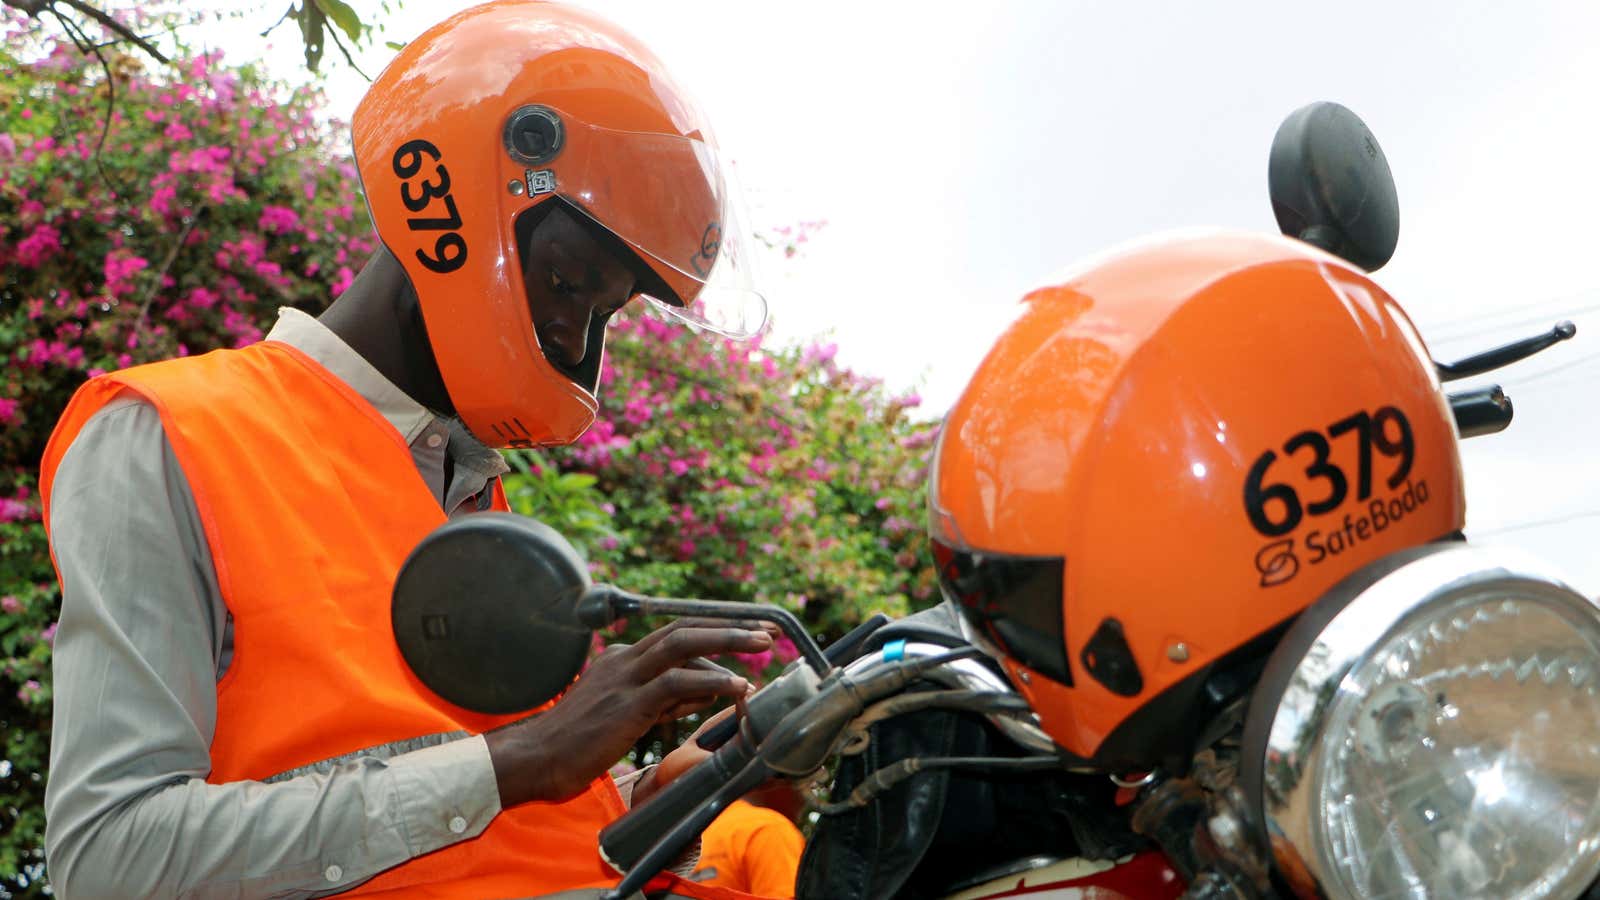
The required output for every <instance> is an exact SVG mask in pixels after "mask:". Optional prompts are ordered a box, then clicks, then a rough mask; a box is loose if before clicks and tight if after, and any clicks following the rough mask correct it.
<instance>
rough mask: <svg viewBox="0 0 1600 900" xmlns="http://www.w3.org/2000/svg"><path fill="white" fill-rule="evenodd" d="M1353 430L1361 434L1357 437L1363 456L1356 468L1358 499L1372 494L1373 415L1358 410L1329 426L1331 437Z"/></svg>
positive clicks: (1363, 498) (1361, 455)
mask: <svg viewBox="0 0 1600 900" xmlns="http://www.w3.org/2000/svg"><path fill="white" fill-rule="evenodd" d="M1352 431H1354V432H1357V433H1358V434H1359V435H1360V436H1359V437H1358V438H1357V439H1356V440H1357V444H1356V446H1357V447H1359V448H1360V450H1359V451H1358V452H1359V453H1360V457H1361V461H1360V462H1359V463H1358V466H1359V468H1357V469H1356V499H1357V500H1365V499H1367V498H1368V497H1371V496H1372V417H1371V416H1369V415H1367V414H1366V413H1364V412H1358V413H1356V414H1355V415H1353V416H1350V417H1348V418H1344V419H1340V420H1339V421H1337V422H1335V423H1333V424H1332V425H1329V426H1328V436H1329V437H1334V438H1336V437H1340V436H1342V435H1346V434H1349V433H1350V432H1352Z"/></svg>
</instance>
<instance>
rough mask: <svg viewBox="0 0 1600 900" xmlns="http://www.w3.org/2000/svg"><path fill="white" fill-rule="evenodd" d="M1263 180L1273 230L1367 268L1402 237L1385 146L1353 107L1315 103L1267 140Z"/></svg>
mask: <svg viewBox="0 0 1600 900" xmlns="http://www.w3.org/2000/svg"><path fill="white" fill-rule="evenodd" d="M1267 186H1268V189H1269V190H1270V191H1271V194H1272V212H1273V214H1274V215H1275V216H1277V218H1278V229H1279V230H1280V231H1282V232H1283V233H1284V234H1286V235H1289V236H1290V237H1295V238H1299V239H1300V240H1302V241H1305V242H1306V243H1308V244H1313V245H1315V246H1317V247H1321V248H1322V249H1324V250H1326V251H1328V252H1329V253H1332V254H1334V255H1335V256H1339V257H1341V258H1343V259H1346V260H1349V261H1350V262H1352V263H1354V264H1356V265H1358V266H1360V267H1361V268H1363V269H1365V270H1366V271H1368V272H1375V271H1377V270H1378V269H1381V268H1383V264H1384V263H1387V262H1388V261H1389V257H1391V256H1393V255H1394V247H1395V244H1396V243H1398V242H1399V240H1400V198H1399V196H1398V195H1397V194H1396V193H1395V189H1394V176H1393V175H1392V174H1390V172H1389V161H1388V160H1387V159H1385V158H1384V155H1383V148H1382V147H1379V146H1378V140H1377V138H1374V137H1373V136H1372V132H1371V131H1369V130H1368V129H1367V126H1366V124H1365V123H1364V122H1362V121H1361V119H1360V118H1359V117H1357V116H1356V114H1355V113H1353V112H1351V111H1350V110H1348V109H1345V108H1344V107H1343V106H1340V105H1339V104H1337V103H1326V102H1321V103H1312V104H1310V105H1309V106H1303V107H1301V108H1300V109H1297V110H1295V111H1294V112H1293V113H1291V114H1290V115H1289V118H1287V119H1284V120H1283V124H1282V125H1280V126H1278V134H1277V136H1276V137H1274V138H1273V139H1272V156H1271V158H1270V160H1269V161H1268V164H1267Z"/></svg>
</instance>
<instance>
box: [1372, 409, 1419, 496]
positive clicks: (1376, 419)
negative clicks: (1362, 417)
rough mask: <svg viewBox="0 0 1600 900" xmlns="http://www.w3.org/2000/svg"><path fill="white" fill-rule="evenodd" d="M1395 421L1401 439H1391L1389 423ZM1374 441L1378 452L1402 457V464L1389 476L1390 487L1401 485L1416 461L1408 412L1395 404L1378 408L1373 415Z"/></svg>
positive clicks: (1415, 448) (1415, 449) (1415, 450)
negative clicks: (1404, 411) (1407, 416)
mask: <svg viewBox="0 0 1600 900" xmlns="http://www.w3.org/2000/svg"><path fill="white" fill-rule="evenodd" d="M1390 422H1393V423H1394V424H1395V427H1396V428H1397V429H1398V430H1399V432H1400V439H1399V440H1397V441H1391V440H1389V423H1390ZM1372 443H1373V445H1374V446H1376V447H1377V448H1378V452H1379V453H1382V454H1383V455H1384V456H1398V457H1400V465H1398V466H1396V467H1395V470H1394V474H1392V475H1390V476H1389V487H1390V488H1391V489H1393V488H1397V487H1399V486H1400V485H1401V484H1402V483H1404V482H1405V480H1406V476H1407V475H1410V474H1411V463H1412V462H1414V461H1415V457H1416V452H1417V447H1416V443H1415V442H1414V440H1413V439H1412V437H1411V423H1410V422H1407V421H1406V414H1405V413H1403V412H1401V411H1400V410H1399V409H1398V408H1396V407H1393V406H1385V407H1384V408H1383V409H1380V410H1378V414H1377V415H1375V416H1373V417H1372Z"/></svg>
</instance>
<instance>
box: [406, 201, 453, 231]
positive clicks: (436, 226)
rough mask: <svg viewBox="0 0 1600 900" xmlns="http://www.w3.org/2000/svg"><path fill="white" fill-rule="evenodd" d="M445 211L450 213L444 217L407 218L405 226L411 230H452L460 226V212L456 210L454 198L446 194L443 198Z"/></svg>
mask: <svg viewBox="0 0 1600 900" xmlns="http://www.w3.org/2000/svg"><path fill="white" fill-rule="evenodd" d="M444 208H445V211H446V212H448V213H449V214H450V215H449V217H448V218H444V219H407V220H406V226H407V227H408V228H410V229H411V230H412V231H454V230H456V229H457V228H460V227H461V213H459V212H456V198H454V197H451V196H449V195H446V196H445V198H444Z"/></svg>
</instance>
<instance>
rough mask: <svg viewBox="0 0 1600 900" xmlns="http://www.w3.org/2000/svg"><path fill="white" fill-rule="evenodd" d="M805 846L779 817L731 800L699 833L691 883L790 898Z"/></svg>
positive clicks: (754, 806) (803, 839)
mask: <svg viewBox="0 0 1600 900" xmlns="http://www.w3.org/2000/svg"><path fill="white" fill-rule="evenodd" d="M805 846H806V841H805V838H804V837H803V836H802V835H801V834H800V829H798V828H796V827H795V826H794V823H793V822H791V821H789V820H788V819H787V818H785V817H784V815H783V814H782V813H780V812H775V811H773V810H770V809H767V808H765V807H761V806H756V805H755V804H753V803H748V802H746V801H744V800H736V801H734V804H733V805H732V806H730V807H728V808H727V810H725V811H724V812H723V813H722V815H720V816H718V817H717V818H716V820H715V821H713V822H712V823H711V825H710V826H709V827H707V828H706V830H705V834H703V835H701V837H700V868H699V869H698V870H697V871H696V872H695V879H696V880H697V881H700V882H702V883H704V884H712V885H717V886H718V887H728V888H733V889H735V890H740V891H746V892H748V893H751V894H759V895H761V896H763V897H783V898H791V897H793V896H794V876H795V872H796V871H797V870H798V869H799V868H800V853H801V851H803V850H805Z"/></svg>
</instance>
